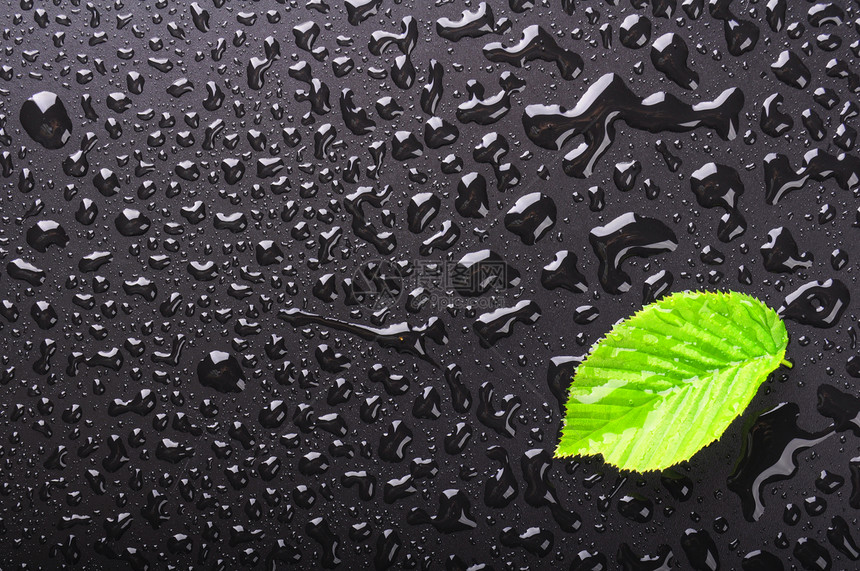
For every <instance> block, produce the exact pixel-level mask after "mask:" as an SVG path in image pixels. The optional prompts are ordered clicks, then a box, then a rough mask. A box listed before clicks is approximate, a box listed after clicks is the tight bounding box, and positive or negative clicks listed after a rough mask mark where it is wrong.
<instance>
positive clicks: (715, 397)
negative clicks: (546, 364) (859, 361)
mask: <svg viewBox="0 0 860 571" xmlns="http://www.w3.org/2000/svg"><path fill="white" fill-rule="evenodd" d="M787 345H788V333H787V332H786V330H785V325H784V324H783V323H782V320H781V319H780V318H779V316H778V315H777V314H776V312H775V311H773V310H772V309H770V308H769V307H767V306H766V305H765V304H764V303H763V302H761V301H759V300H757V299H756V298H754V297H751V296H749V295H746V294H741V293H735V292H728V293H722V292H683V293H676V294H672V295H671V296H668V297H665V298H663V299H661V300H660V301H657V302H655V303H652V304H650V305H648V306H646V307H645V308H643V309H642V310H641V311H639V312H638V313H636V314H635V315H633V316H632V317H630V318H629V319H626V320H624V321H622V322H620V323H618V324H616V325H615V326H614V327H613V328H612V331H610V333H609V334H608V335H607V336H606V338H605V339H603V340H601V341H600V342H598V343H597V344H595V345H594V346H593V347H592V348H591V352H590V354H589V355H588V357H587V358H586V360H585V361H583V363H582V364H581V365H580V366H579V367H578V368H577V370H576V373H575V374H574V378H573V383H572V384H571V387H570V396H569V398H568V401H567V411H566V416H565V420H564V427H563V428H562V431H561V441H560V442H559V445H558V448H557V449H556V452H555V455H556V457H561V456H575V455H588V454H602V455H603V458H604V459H605V460H606V461H607V462H609V463H610V464H613V465H615V466H618V467H619V468H621V469H623V470H635V471H637V472H647V471H649V470H662V469H663V468H667V467H669V466H672V465H674V464H677V463H678V462H681V461H683V460H688V459H689V458H691V457H692V456H693V454H695V453H696V452H698V451H699V450H701V449H702V448H704V447H705V446H707V445H708V444H710V443H711V442H713V441H715V440H717V439H718V438H719V437H720V436H721V435H722V434H723V432H725V430H726V428H728V426H729V424H731V422H732V420H734V419H735V417H737V416H739V415H740V414H741V413H742V412H743V411H744V409H745V408H746V407H747V405H749V402H750V401H751V400H752V398H753V396H754V395H755V393H756V390H757V389H758V387H759V385H761V383H763V382H764V380H765V379H766V378H767V376H768V375H769V374H770V373H771V372H773V371H774V369H776V368H777V367H778V366H779V365H780V364H784V365H787V366H789V367H790V366H791V363H789V362H788V361H785V350H786V346H787Z"/></svg>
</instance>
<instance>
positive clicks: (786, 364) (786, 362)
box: [780, 359, 794, 369]
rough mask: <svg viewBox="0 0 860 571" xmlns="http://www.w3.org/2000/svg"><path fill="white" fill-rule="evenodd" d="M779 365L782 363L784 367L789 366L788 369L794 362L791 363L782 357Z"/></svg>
mask: <svg viewBox="0 0 860 571" xmlns="http://www.w3.org/2000/svg"><path fill="white" fill-rule="evenodd" d="M780 365H783V366H785V367H787V368H789V369H790V368H792V367H793V366H794V363H792V362H791V361H789V360H788V359H783V360H782V362H781V363H780Z"/></svg>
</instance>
